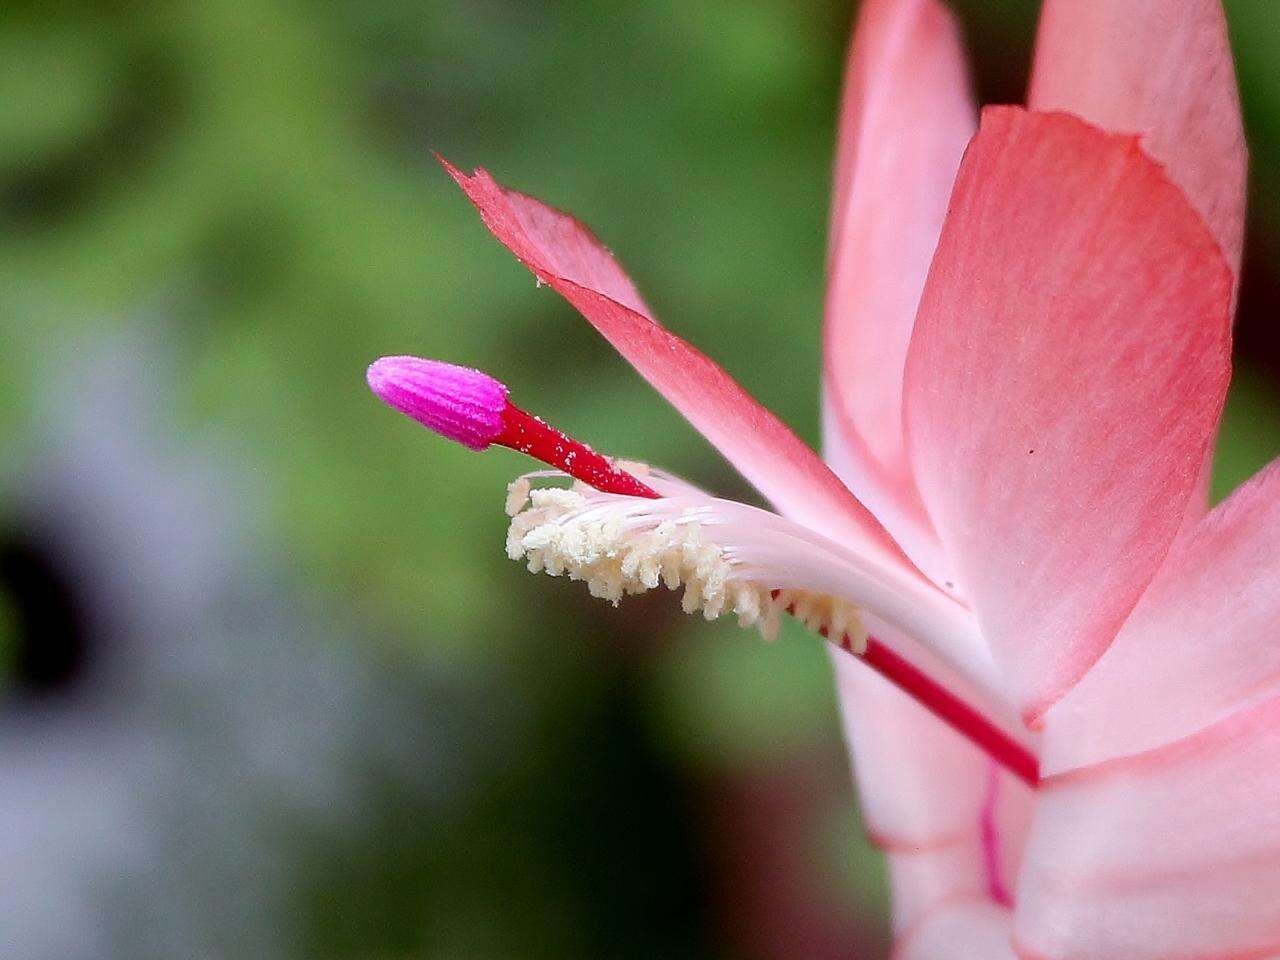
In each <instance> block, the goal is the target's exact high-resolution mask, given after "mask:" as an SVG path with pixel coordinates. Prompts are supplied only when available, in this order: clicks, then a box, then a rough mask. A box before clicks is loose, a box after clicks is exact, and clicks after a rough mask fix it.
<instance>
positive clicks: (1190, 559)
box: [370, 0, 1280, 960]
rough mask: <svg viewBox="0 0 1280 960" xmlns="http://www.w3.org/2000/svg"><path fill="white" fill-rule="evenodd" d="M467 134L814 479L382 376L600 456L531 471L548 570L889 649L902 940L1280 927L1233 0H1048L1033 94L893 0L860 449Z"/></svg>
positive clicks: (1278, 768) (1279, 505)
mask: <svg viewBox="0 0 1280 960" xmlns="http://www.w3.org/2000/svg"><path fill="white" fill-rule="evenodd" d="M975 126H976V131H975ZM446 166H447V168H448V170H449V172H450V173H451V174H452V175H453V177H454V178H455V179H456V180H457V182H458V183H459V185H460V186H461V187H462V188H463V190H465V191H466V193H467V195H468V196H469V197H470V198H471V200H472V202H473V203H474V204H475V205H476V206H477V208H478V209H479V210H480V213H481V215H482V217H483V218H484V221H485V223H486V224H487V225H488V227H489V228H490V230H492V231H493V233H494V234H495V235H496V236H497V237H498V239H499V240H501V241H502V242H503V243H504V244H505V245H506V246H507V247H508V248H510V249H511V251H512V252H513V253H515V254H516V256H517V257H519V258H520V260H521V261H523V262H524V263H525V265H526V266H528V267H529V268H530V269H531V270H532V271H533V272H534V273H535V274H536V275H537V277H538V279H539V281H540V282H541V283H545V284H546V285H548V286H550V287H552V288H553V289H555V290H556V291H557V292H559V293H560V294H561V295H563V296H564V297H565V298H566V299H568V300H569V301H570V302H571V303H572V304H573V305H574V306H575V307H577V308H578V310H579V311H580V312H581V313H582V314H583V315H584V316H585V317H586V318H587V319H588V320H589V321H590V322H591V323H592V324H593V325H594V326H595V327H596V329H597V330H599V331H600V333H602V334H603V335H604V336H605V337H606V338H607V339H608V340H609V341H610V342H611V343H612V344H613V345H614V346H615V347H616V348H617V349H618V351H619V352H620V353H621V354H622V355H623V356H624V357H625V358H626V359H627V360H629V361H630V362H631V363H632V365H633V366H634V367H635V368H636V369H637V370H638V371H639V372H640V373H641V374H642V375H643V376H644V377H645V378H646V379H647V380H648V381H649V382H650V383H651V384H652V385H653V386H654V387H655V388H656V389H657V390H658V391H659V392H660V393H662V394H663V396H665V397H666V398H667V399H668V400H669V401H670V402H671V403H672V404H674V405H675V406H676V407H677V408H678V409H679V410H680V411H681V412H682V413H683V414H684V415H685V416H686V417H687V418H688V419H689V421H690V422H691V423H692V424H693V425H694V426H695V427H696V428H698V429H699V430H700V431H701V432H702V434H703V435H704V436H705V437H706V438H707V439H708V440H709V441H710V442H711V443H712V444H714V445H715V446H716V447H717V448H718V449H719V450H720V451H721V453H723V454H724V455H725V457H726V458H727V459H728V460H729V461H730V462H731V463H733V464H734V465H735V466H736V467H737V468H738V469H739V470H740V471H741V472H742V474H743V475H744V476H745V477H746V478H747V479H748V480H750V481H751V482H752V483H753V484H754V485H755V486H756V487H757V488H758V489H759V490H760V492H761V493H762V494H763V495H764V496H765V497H767V498H768V499H769V501H770V502H771V503H772V504H773V505H774V507H775V508H776V509H777V513H771V512H768V511H764V510H759V509H757V508H754V507H748V506H745V505H742V504H736V503H733V502H730V501H725V500H720V499H717V498H715V497H712V496H710V495H709V494H706V493H704V492H703V491H700V490H697V489H695V488H693V487H691V486H689V485H688V484H685V483H683V482H682V481H679V480H677V479H676V478H674V477H670V476H668V475H666V474H663V473H661V472H660V471H653V472H647V471H645V470H644V469H643V468H640V467H631V466H628V465H625V464H615V463H612V462H610V461H608V460H607V459H606V458H603V457H600V456H599V455H596V454H593V453H591V452H590V451H589V450H588V449H587V448H584V447H581V446H580V445H578V444H576V443H575V442H574V441H571V440H569V439H568V438H566V437H564V436H563V435H562V434H559V433H557V432H555V431H554V430H552V429H551V428H549V427H547V426H546V425H545V424H542V423H541V422H540V421H538V420H536V418H530V417H528V415H527V414H524V413H523V412H522V411H520V410H519V409H518V408H516V407H514V406H513V405H511V404H510V401H509V400H508V399H507V397H506V392H505V389H504V388H502V387H501V385H500V384H496V381H492V382H491V381H490V380H489V378H487V377H485V376H484V375H482V374H476V373H474V372H468V371H459V370H458V368H450V367H437V368H424V367H422V366H421V365H422V364H430V363H432V362H431V361H417V360H412V359H406V358H391V359H389V360H383V361H379V363H378V364H375V365H374V367H373V368H371V371H370V383H371V386H373V388H374V389H375V391H376V392H378V393H379V395H380V396H383V397H384V398H387V399H388V400H389V402H392V403H393V405H395V406H397V407H398V408H399V409H401V410H404V411H405V412H407V413H409V414H410V415H412V416H415V417H416V418H418V419H420V420H422V421H423V422H424V423H427V424H428V425H429V426H432V427H433V428H435V429H437V430H438V431H440V432H443V433H444V434H445V435H447V436H451V437H452V438H454V439H457V440H459V441H460V442H463V443H467V444H468V445H469V446H472V447H475V448H482V447H483V446H485V445H487V444H488V443H490V442H498V443H505V444H507V445H508V446H513V447H516V448H517V449H521V450H525V451H527V452H530V453H532V454H533V455H535V456H539V457H541V458H542V459H545V460H548V461H549V462H553V463H555V464H556V465H557V466H558V467H560V468H561V469H563V470H565V471H567V472H568V473H570V474H572V475H574V476H577V477H579V478H580V479H581V480H584V481H585V484H583V483H579V484H577V485H575V486H574V488H572V489H570V490H564V489H539V490H534V491H532V492H531V491H530V482H529V479H523V480H521V481H517V483H515V484H513V487H512V496H511V498H510V502H509V508H510V511H511V512H512V513H513V515H514V519H513V522H512V531H511V534H510V537H509V540H508V547H509V550H510V552H511V554H512V556H513V557H523V558H525V559H527V560H528V561H529V563H530V566H531V568H532V569H535V570H546V571H547V572H550V573H553V574H557V573H567V574H569V575H570V576H574V577H577V578H580V579H583V580H585V581H587V583H588V585H589V587H590V588H591V590H592V592H593V593H595V594H597V595H599V596H602V597H605V598H607V599H610V600H613V601H615V602H616V601H617V600H618V598H619V597H621V596H622V595H624V594H626V593H633V592H639V591H641V590H644V589H651V588H653V587H656V586H658V585H659V584H662V583H665V584H666V585H668V586H672V587H674V586H680V585H683V586H684V587H685V589H686V592H685V606H686V609H688V610H691V611H692V610H701V611H702V612H704V613H705V614H707V615H708V616H713V615H719V614H720V613H722V612H732V613H736V614H737V615H738V617H739V619H740V620H741V621H743V622H744V623H759V624H761V625H762V626H763V627H764V628H765V630H766V631H768V630H769V629H770V627H771V625H772V622H773V620H774V618H776V616H777V614H778V612H779V610H780V609H782V608H786V609H789V610H791V611H793V612H794V613H796V615H797V616H800V617H801V618H802V619H804V620H805V621H806V622H807V623H809V624H810V626H812V627H813V628H814V629H818V630H820V631H822V632H823V633H824V634H825V635H827V636H829V637H830V638H831V639H832V640H833V644H834V645H839V646H843V647H844V648H845V649H847V650H849V651H851V652H853V653H854V654H856V655H857V656H856V657H849V656H846V655H844V654H843V653H838V654H836V655H834V656H833V661H834V663H835V670H836V675H837V681H838V683H839V685H840V692H841V698H842V703H843V707H844V712H845V719H846V727H847V734H848V739H849V742H850V745H851V748H852V752H853V756H854V767H855V771H856V774H857V778H858V781H859V785H860V788H861V793H862V800H863V805H864V808H865V814H866V820H867V823H868V826H869V830H870V832H871V834H872V837H873V838H874V840H875V841H876V842H877V843H878V844H879V845H880V846H881V847H882V848H883V849H884V851H885V852H886V855H887V856H888V859H889V864H890V871H891V878H892V885H893V892H894V902H895V926H896V929H897V932H898V945H897V948H896V953H895V956H897V957H898V958H900V960H916V958H919V960H949V958H955V960H961V958H963V960H993V958H1010V957H1015V956H1017V957H1022V958H1024V960H1029V958H1054V960H1058V958H1080V960H1086V958H1088V960H1211V958H1212V960H1246V958H1257V960H1262V958H1267V957H1276V956H1280V466H1277V465H1273V466H1272V467H1271V468H1269V469H1268V470H1265V471H1263V472H1262V473H1261V474H1260V475H1259V476H1258V477H1256V478H1255V479H1254V480H1252V481H1251V482H1250V483H1248V484H1246V485H1245V486H1244V487H1242V488H1241V489H1240V490H1238V491H1236V493H1235V494H1234V495H1233V496H1232V497H1231V498H1230V499H1229V500H1228V501H1227V502H1226V503H1224V504H1222V505H1221V506H1219V507H1218V508H1216V509H1214V510H1213V511H1208V509H1207V506H1206V496H1205V479H1206V477H1207V475H1208V470H1209V460H1210V455H1211V450H1212V445H1213V439H1214V434H1215V432H1216V429H1217V424H1218V420H1219V416H1220V413H1221V409H1222V403H1223V399H1224V396H1225V393H1226V388H1227V382H1228V379H1229V376H1230V341H1231V322H1230V318H1231V310H1232V304H1233V299H1234V289H1235V284H1236V280H1237V275H1238V268H1239V262H1240V246H1241V237H1242V224H1243V203H1244V200H1243V197H1244V179H1245V150H1244V145H1243V138H1242V132H1241V125H1240V113H1239V106H1238V102H1237V95H1236V89H1235V81H1234V75H1233V70H1232V64H1231V59H1230V53H1229V48H1228V45H1227V38H1226V28H1225V23H1224V20H1223V15H1222V11H1221V9H1220V8H1219V5H1218V3H1217V2H1216V0H1124V2H1117V0H1048V2H1047V3H1046V5H1045V9H1044V12H1043V15H1042V22H1041V28H1040V35H1039V41H1038V49H1037V54H1036V61H1035V64H1034V70H1033V79H1032V86H1031V92H1030V95H1029V109H1022V108H1018V107H991V108H987V109H986V110H984V111H983V112H982V115H981V122H980V123H977V124H975V116H974V109H973V106H972V102H971V98H970V94H969V92H968V87H967V82H966V72H965V66H964V58H963V53H962V51H961V48H960V43H959V39H958V33H957V30H956V27H955V24H954V22H953V21H952V19H951V17H950V16H949V15H948V13H947V12H946V11H945V9H943V7H942V6H941V5H940V4H939V3H938V2H937V0H866V2H865V3H864V5H863V11H862V14H861V18H860V21H859V24H858V28H857V32H856V36H855V40H854V44H853V49H852V52H851V58H850V68H849V74H848V84H847V89H846V93H845V98H844V108H843V113H842V117H841V131H840V148H839V154H838V157H837V162H836V186H835V198H834V203H833V226H832V240H831V247H830V256H829V264H828V266H829V287H828V296H827V308H826V323H825V327H824V341H825V369H824V377H823V383H824V391H823V400H824V421H825V433H826V443H825V446H826V449H827V462H828V463H829V464H830V466H829V467H828V466H827V465H826V464H824V463H823V462H822V461H820V460H819V459H818V458H817V457H816V456H815V455H814V454H813V453H812V452H811V451H810V450H809V448H808V447H806V446H805V445H804V444H803V443H802V442H801V441H800V440H799V439H798V438H797V437H796V436H795V435H794V434H793V433H791V431H790V430H788V429H787V427H786V426H785V425H783V424H782V423H781V422H780V421H779V420H778V419H777V418H776V417H774V416H773V415H772V414H771V413H769V412H768V411H767V410H765V409H764V408H763V407H761V406H760V405H759V404H757V403H756V402H755V401H754V400H752V399H751V398H750V397H749V396H748V395H747V394H746V393H745V392H744V391H743V390H742V388H741V387H739V386H738V385H737V384H736V383H735V382H734V381H733V380H732V379H731V378H730V377H729V376H728V375H727V374H726V373H725V372H724V371H723V370H722V369H720V368H719V367H718V366H716V365H715V364H714V363H713V362H712V361H711V360H709V359H708V358H707V357H706V356H704V355H703V354H702V353H700V352H698V351H697V350H695V349H694V348H693V347H691V346H690V345H689V344H687V343H685V342H684V341H682V340H681V339H679V338H678V337H676V336H675V335H674V334H672V333H670V332H669V331H667V330H666V329H665V328H664V327H662V326H661V325H660V324H659V323H658V322H657V321H656V320H655V319H653V316H652V313H651V312H650V311H649V309H648V307H647V306H646V305H645V303H644V301H643V300H642V299H641V298H640V295H639V294H638V293H637V291H636V289H635V287H634V286H633V285H632V283H631V281H630V280H629V279H628V278H627V277H626V276H625V274H624V273H623V272H622V270H621V268H620V267H619V266H618V265H617V263H616V262H615V260H614V259H613V257H612V256H611V255H610V254H609V253H608V251H606V250H605V249H604V248H603V247H602V246H601V245H600V244H599V243H598V242H597V241H596V240H595V239H594V237H593V236H592V235H591V234H590V232H589V231H587V230H586V229H585V228H584V227H582V226H581V225H580V224H578V223H577V222H576V221H574V220H573V219H571V218H570V217H568V216H567V215H565V214H562V213H560V212H558V211H555V210H553V209H551V208H549V207H546V206H543V205H542V204H540V203H538V202H537V201H535V200H533V199H531V198H529V197H526V196H524V195H522V194H519V193H516V192H514V191H511V190H508V189H506V188H504V187H501V186H499V185H498V184H497V183H496V182H495V181H494V180H493V179H492V178H491V177H490V176H489V175H488V174H487V173H485V172H484V171H477V172H476V173H474V174H472V175H466V174H464V173H462V172H460V171H458V170H457V169H455V168H453V167H451V166H448V165H447V164H446ZM476 378H481V379H476ZM495 384H496V386H495ZM637 474H639V476H637ZM532 476H533V479H535V480H539V479H540V478H541V477H544V476H546V474H545V473H544V474H538V475H532ZM864 505H865V506H864ZM864 664H869V665H870V666H872V667H873V668H874V669H873V670H868V669H866V667H865V666H864ZM886 677H887V678H888V679H889V680H890V681H892V683H889V682H886V680H885V678H886Z"/></svg>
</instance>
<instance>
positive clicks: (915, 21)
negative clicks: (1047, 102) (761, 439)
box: [824, 0, 975, 566]
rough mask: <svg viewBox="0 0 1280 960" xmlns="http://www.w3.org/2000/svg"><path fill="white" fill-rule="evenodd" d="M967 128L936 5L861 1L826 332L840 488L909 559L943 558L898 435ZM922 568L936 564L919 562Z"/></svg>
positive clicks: (950, 34)
mask: <svg viewBox="0 0 1280 960" xmlns="http://www.w3.org/2000/svg"><path fill="white" fill-rule="evenodd" d="M974 128H975V114H974V107H973V102H972V98H971V97H970V95H969V84H968V78H967V75H966V67H965V61H964V51H963V50H962V47H961V42H960V36H959V31H958V30H957V28H956V23H955V20H954V18H953V17H952V16H951V15H950V14H949V13H948V12H947V11H946V10H945V9H944V8H943V6H942V5H941V4H939V3H937V2H936V0H868V2H866V3H864V4H863V6H862V10H861V13H860V15H859V18H858V25H857V29H856V31H855V33H854V40H853V45H852V48H851V50H850V55H849V62H848V67H847V73H846V80H845V91H844V102H843V107H842V109H841V117H840V133H839V148H838V152H837V158H836V180H835V196H834V198H833V203H832V237H831V253H830V263H829V268H828V272H829V283H828V288H827V301H826V322H825V328H824V340H825V355H826V356H825V360H826V392H827V396H828V398H829V407H828V410H829V413H830V417H829V419H828V421H827V423H828V427H829V430H831V431H832V432H834V433H838V434H839V435H840V437H841V439H842V442H843V443H844V445H845V446H846V448H847V451H848V456H847V458H846V461H847V465H846V467H845V469H843V470H838V471H837V472H839V473H840V475H841V477H842V479H844V480H845V482H846V483H848V484H849V485H850V488H851V489H852V490H853V491H854V492H855V493H856V494H857V495H858V496H859V497H860V498H862V500H863V501H864V502H865V503H867V504H868V505H869V506H870V507H871V509H872V511H873V512H874V513H875V514H876V516H878V517H880V518H881V519H882V520H883V521H884V523H885V525H886V526H887V527H888V528H889V530H890V532H891V533H893V534H894V535H895V537H897V538H898V540H899V541H900V542H902V543H903V544H904V545H905V546H906V548H907V551H908V553H910V554H912V555H913V556H917V555H920V554H921V553H924V552H932V553H934V554H936V553H937V552H938V545H937V538H936V535H935V534H934V533H933V531H932V529H931V528H930V526H929V522H928V519H927V518H926V517H925V515H924V510H923V507H922V505H921V504H920V502H919V498H918V495H917V494H916V492H915V489H914V483H913V481H912V478H911V470H910V465H909V464H908V462H907V459H906V451H905V447H904V439H903V430H902V373H903V366H904V364H905V361H906V356H907V345H908V343H909V342H910V338H911V327H912V325H913V324H914V322H915V315H916V307H917V305H918V304H919V302H920V291H921V289H922V288H923V287H924V278H925V274H926V273H927V272H928V270H929V261H930V260H931V259H932V257H933V250H934V247H935V245H936V244H937V241H938V233H939V231H940V230H941V229H942V219H943V216H944V215H945V213H946V209H947V199H948V198H949V197H950V196H951V185H952V183H953V182H954V180H955V174H956V168H957V167H958V166H959V164H960V156H961V154H962V153H963V152H964V147H965V144H966V143H968V142H969V138H970V137H972V136H973V132H974ZM920 562H922V563H924V564H925V565H926V566H932V565H936V562H935V563H933V564H931V563H929V561H928V560H927V559H926V558H921V561H920Z"/></svg>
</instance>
